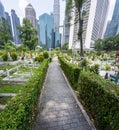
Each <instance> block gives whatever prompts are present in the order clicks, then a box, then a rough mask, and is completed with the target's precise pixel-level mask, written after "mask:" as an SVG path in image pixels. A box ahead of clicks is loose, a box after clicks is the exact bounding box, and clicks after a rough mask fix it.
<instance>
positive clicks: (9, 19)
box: [5, 12, 13, 35]
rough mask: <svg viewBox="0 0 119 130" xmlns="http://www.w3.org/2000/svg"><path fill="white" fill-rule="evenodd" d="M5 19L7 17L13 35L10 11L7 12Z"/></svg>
mask: <svg viewBox="0 0 119 130" xmlns="http://www.w3.org/2000/svg"><path fill="white" fill-rule="evenodd" d="M5 19H6V20H7V22H8V25H9V27H10V32H11V35H12V34H13V33H12V25H11V18H10V16H9V13H8V12H5Z"/></svg>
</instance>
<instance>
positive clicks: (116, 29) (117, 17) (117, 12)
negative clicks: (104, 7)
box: [104, 0, 119, 38]
mask: <svg viewBox="0 0 119 130" xmlns="http://www.w3.org/2000/svg"><path fill="white" fill-rule="evenodd" d="M118 33H119V0H116V3H115V7H114V12H113V16H112V20H111V21H110V22H108V24H107V28H106V31H105V35H104V38H108V37H111V36H115V35H117V34H118Z"/></svg>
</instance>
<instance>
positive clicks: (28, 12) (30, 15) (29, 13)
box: [25, 4, 37, 29]
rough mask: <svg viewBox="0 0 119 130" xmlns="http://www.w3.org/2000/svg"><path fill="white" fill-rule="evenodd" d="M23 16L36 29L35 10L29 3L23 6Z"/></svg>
mask: <svg viewBox="0 0 119 130" xmlns="http://www.w3.org/2000/svg"><path fill="white" fill-rule="evenodd" d="M25 17H26V18H27V19H28V20H29V21H30V22H31V23H32V25H33V27H34V28H36V29H37V20H36V12H35V9H34V8H33V6H32V5H31V4H28V5H27V6H26V8H25Z"/></svg>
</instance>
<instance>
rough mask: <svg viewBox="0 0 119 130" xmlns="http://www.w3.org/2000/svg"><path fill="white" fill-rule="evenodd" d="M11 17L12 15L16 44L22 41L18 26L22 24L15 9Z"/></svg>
mask: <svg viewBox="0 0 119 130" xmlns="http://www.w3.org/2000/svg"><path fill="white" fill-rule="evenodd" d="M11 17H12V29H13V39H14V43H15V44H20V43H21V41H20V39H19V34H20V32H19V30H18V26H19V25H20V20H19V17H18V16H17V14H16V12H15V10H13V9H12V10H11Z"/></svg>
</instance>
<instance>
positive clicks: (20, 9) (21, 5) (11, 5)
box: [1, 0, 115, 25]
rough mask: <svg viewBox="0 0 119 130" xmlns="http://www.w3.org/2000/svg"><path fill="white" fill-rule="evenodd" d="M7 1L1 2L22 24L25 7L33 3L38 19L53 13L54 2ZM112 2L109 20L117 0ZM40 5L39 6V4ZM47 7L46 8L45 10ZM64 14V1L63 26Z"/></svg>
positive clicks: (52, 0) (63, 10)
mask: <svg viewBox="0 0 119 130" xmlns="http://www.w3.org/2000/svg"><path fill="white" fill-rule="evenodd" d="M12 1H13V2H11V1H7V0H1V2H2V4H3V6H4V8H5V11H6V12H8V13H9V14H10V12H11V9H14V10H15V11H16V13H17V14H18V16H19V17H20V22H21V21H22V19H23V18H24V17H25V7H26V6H27V5H28V4H29V3H31V4H32V5H33V7H34V9H35V11H36V17H37V19H38V17H39V16H40V15H42V14H44V13H49V14H50V13H51V12H53V2H54V0H50V1H47V4H46V1H43V0H35V1H34V0H12ZM109 2H110V7H109V12H108V17H107V19H108V20H111V17H112V13H113V8H114V4H115V0H109ZM38 3H39V4H38ZM44 7H45V8H44ZM64 12H65V2H64V1H63V0H60V14H61V16H60V25H61V24H63V20H64Z"/></svg>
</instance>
